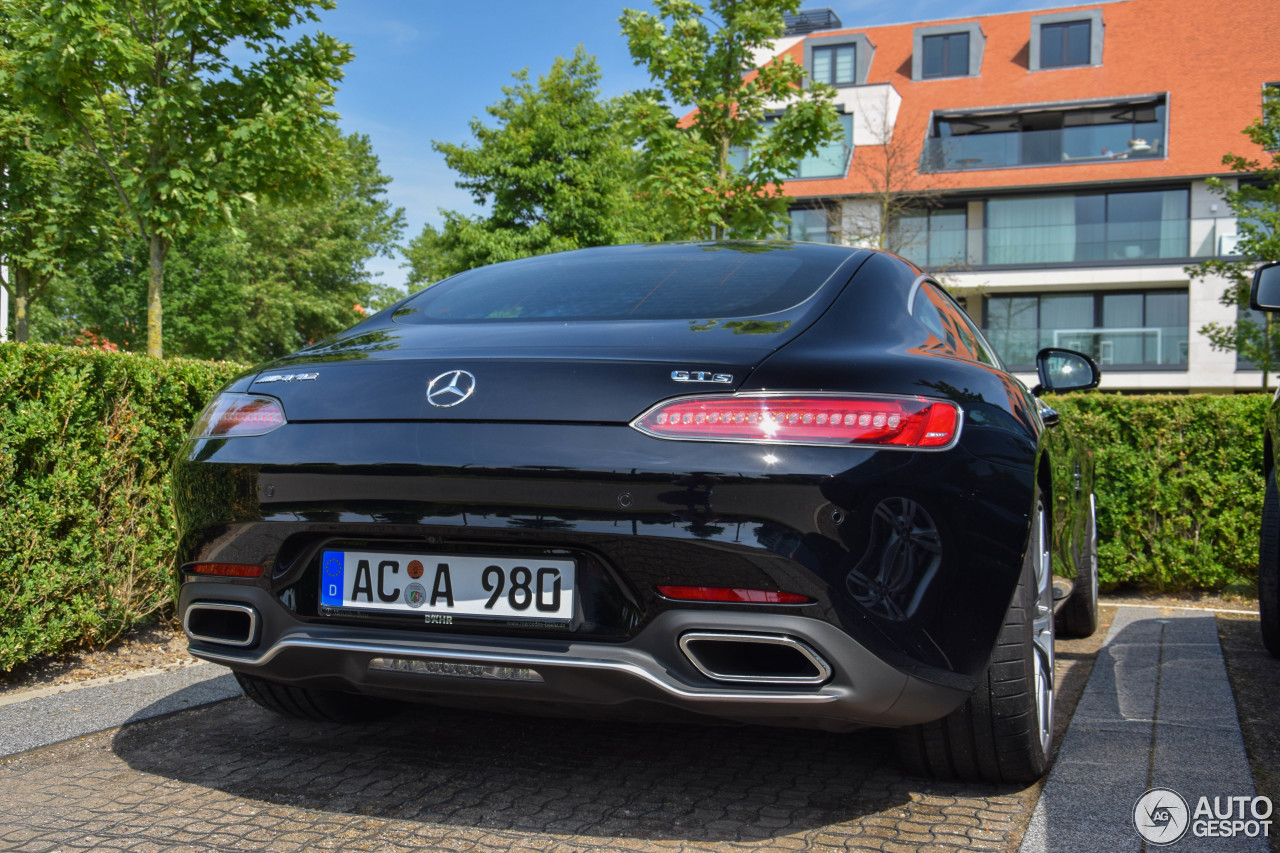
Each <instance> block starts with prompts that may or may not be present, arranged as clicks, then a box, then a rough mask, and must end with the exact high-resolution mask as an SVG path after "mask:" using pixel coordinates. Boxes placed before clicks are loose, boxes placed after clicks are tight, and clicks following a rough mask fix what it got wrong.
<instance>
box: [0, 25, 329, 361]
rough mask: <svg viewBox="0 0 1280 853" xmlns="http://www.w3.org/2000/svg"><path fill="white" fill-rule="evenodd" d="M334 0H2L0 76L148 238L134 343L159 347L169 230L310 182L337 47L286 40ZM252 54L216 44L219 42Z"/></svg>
mask: <svg viewBox="0 0 1280 853" xmlns="http://www.w3.org/2000/svg"><path fill="white" fill-rule="evenodd" d="M333 6H334V2H333V0H79V2H65V0H8V3H7V5H6V10H5V15H6V18H7V20H6V25H7V26H8V27H9V28H10V34H11V36H12V38H13V41H14V45H15V53H14V54H13V55H12V56H20V57H21V59H20V61H14V60H13V59H12V56H11V58H10V59H9V60H8V61H6V63H5V66H4V67H3V68H0V88H5V89H7V91H8V92H9V94H10V95H11V96H12V97H13V98H14V100H15V102H17V103H18V104H19V105H20V106H22V107H23V108H26V109H30V110H31V111H32V112H33V113H34V114H35V115H36V116H37V117H38V118H39V119H41V120H42V121H44V122H45V123H46V124H47V126H48V127H49V133H50V134H57V133H62V132H67V131H70V132H72V133H74V134H75V138H76V140H77V144H78V145H80V146H81V147H82V148H83V149H84V150H85V151H87V152H89V153H91V154H92V155H93V156H94V158H95V159H96V160H97V162H98V164H99V165H100V166H101V168H102V170H103V172H104V174H106V175H107V176H108V177H109V179H110V181H111V183H112V185H113V186H114V187H115V190H116V193H117V195H118V197H119V203H120V209H121V213H122V218H124V219H126V220H127V221H128V222H129V223H130V224H131V226H132V227H133V228H134V230H135V231H136V233H137V235H138V236H139V237H140V238H141V239H142V240H143V241H145V243H146V245H147V262H148V283H147V352H149V353H150V354H152V355H154V356H157V357H158V356H160V355H161V354H162V352H163V347H162V343H161V341H162V338H161V334H162V310H161V298H162V292H163V284H164V263H165V258H166V256H167V255H168V252H169V249H170V247H171V246H172V245H173V243H174V241H175V240H179V239H181V238H182V237H183V236H185V235H186V234H188V233H190V232H191V229H192V228H193V227H194V226H196V225H198V224H200V223H202V222H205V221H208V220H210V219H215V218H219V217H224V218H233V217H234V216H235V214H236V213H237V212H239V211H240V210H242V209H244V208H245V207H246V206H247V205H248V204H250V203H251V201H252V199H253V197H254V195H256V194H271V195H276V196H286V195H290V194H293V193H300V192H305V191H308V190H311V189H314V188H315V187H317V186H322V185H323V183H324V181H325V178H326V167H327V165H328V163H329V162H331V161H332V159H333V156H332V155H333V153H334V152H333V149H332V148H331V147H330V143H331V142H332V140H333V139H334V138H335V137H334V135H333V134H332V133H328V132H326V128H327V127H328V125H330V124H331V123H332V121H333V119H334V118H335V116H334V114H333V113H332V112H331V110H330V106H331V104H332V99H333V88H334V85H335V83H336V81H337V80H338V79H340V77H341V75H342V71H341V69H342V66H343V64H344V63H346V62H347V61H348V60H349V59H350V57H351V54H350V50H349V48H348V47H347V46H346V45H342V44H339V43H338V42H336V41H334V40H333V39H332V38H330V37H329V36H326V35H323V34H317V35H315V36H302V37H300V38H299V39H298V40H297V41H296V42H294V43H292V44H287V43H285V40H284V36H283V35H282V32H284V31H286V30H288V28H290V27H291V26H294V25H295V24H299V23H302V22H304V21H309V20H310V21H314V20H318V19H317V17H316V15H315V12H314V11H313V10H314V9H316V8H323V9H329V8H333ZM233 43H234V44H236V45H237V46H242V47H244V48H247V49H248V50H249V51H250V52H252V53H253V54H255V55H256V56H257V59H255V60H254V61H253V62H251V63H249V64H248V65H247V66H242V65H236V64H234V63H233V62H232V61H231V60H230V59H228V57H227V49H228V47H229V46H231V45H232V44H233Z"/></svg>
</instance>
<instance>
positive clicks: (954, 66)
mask: <svg viewBox="0 0 1280 853" xmlns="http://www.w3.org/2000/svg"><path fill="white" fill-rule="evenodd" d="M921 42H922V44H921V47H922V48H923V50H924V67H923V69H922V70H921V72H920V74H921V76H922V77H925V78H929V77H964V76H965V75H967V74H968V73H969V34H968V33H945V34H943V35H936V36H925V37H924V38H923V39H921Z"/></svg>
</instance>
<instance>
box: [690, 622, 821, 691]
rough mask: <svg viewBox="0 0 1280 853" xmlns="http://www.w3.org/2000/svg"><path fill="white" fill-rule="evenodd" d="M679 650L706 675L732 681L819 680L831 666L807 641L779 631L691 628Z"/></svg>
mask: <svg viewBox="0 0 1280 853" xmlns="http://www.w3.org/2000/svg"><path fill="white" fill-rule="evenodd" d="M680 650H681V651H683V652H684V654H685V657H687V658H689V660H690V662H692V663H693V665H694V666H696V667H697V668H698V671H699V672H701V673H702V674H703V675H705V676H707V678H711V679H714V680H716V681H726V682H731V683H735V684H743V683H748V684H790V685H796V684H821V683H823V682H824V681H826V680H827V679H829V678H830V677H831V666H830V664H828V663H827V662H826V661H825V660H823V658H822V655H820V654H818V653H817V652H816V651H814V650H813V648H812V647H810V646H809V645H808V644H806V643H803V642H801V641H800V640H797V639H795V638H793V637H787V636H783V635H779V634H742V633H717V632H711V631H695V632H691V633H688V634H684V635H682V636H681V637H680Z"/></svg>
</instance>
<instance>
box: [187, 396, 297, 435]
mask: <svg viewBox="0 0 1280 853" xmlns="http://www.w3.org/2000/svg"><path fill="white" fill-rule="evenodd" d="M285 423H286V421H285V417H284V407H283V406H281V405H280V401H279V400H277V399H276V398H275V397H258V396H252V395H249V394H219V395H218V396H217V397H215V398H214V400H213V402H212V403H210V404H209V405H208V406H206V407H205V410H204V411H203V412H201V413H200V419H199V420H197V421H196V425H195V428H194V429H192V431H191V435H192V437H193V438H232V437H234V436H243V435H265V434H266V433H269V432H271V431H272V430H273V429H275V428H277V427H281V426H284V424H285Z"/></svg>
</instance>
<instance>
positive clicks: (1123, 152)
mask: <svg viewBox="0 0 1280 853" xmlns="http://www.w3.org/2000/svg"><path fill="white" fill-rule="evenodd" d="M931 126H932V132H931V134H930V137H929V138H928V139H926V140H925V147H924V152H923V154H922V156H921V161H920V170H921V171H923V172H963V171H970V170H984V169H1007V168H1017V167H1025V166H1051V165H1063V164H1081V163H1112V162H1126V161H1129V160H1149V159H1156V158H1162V157H1164V156H1165V151H1164V144H1165V143H1164V140H1165V106H1164V97H1163V96H1148V97H1146V98H1143V99H1139V100H1137V101H1132V102H1111V103H1098V104H1091V105H1086V106H1082V107H1079V108H1071V109H1068V108H1058V109H1051V108H1037V107H1024V108H1019V109H1010V110H1007V111H1001V110H983V111H967V112H959V113H939V114H936V115H935V116H934V118H933V121H932V125H931Z"/></svg>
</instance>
